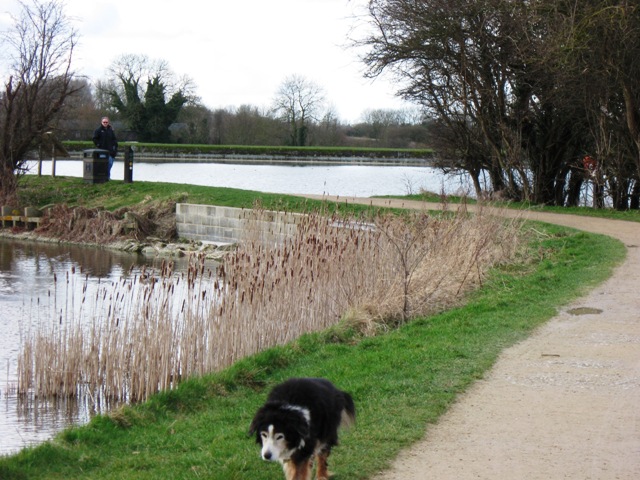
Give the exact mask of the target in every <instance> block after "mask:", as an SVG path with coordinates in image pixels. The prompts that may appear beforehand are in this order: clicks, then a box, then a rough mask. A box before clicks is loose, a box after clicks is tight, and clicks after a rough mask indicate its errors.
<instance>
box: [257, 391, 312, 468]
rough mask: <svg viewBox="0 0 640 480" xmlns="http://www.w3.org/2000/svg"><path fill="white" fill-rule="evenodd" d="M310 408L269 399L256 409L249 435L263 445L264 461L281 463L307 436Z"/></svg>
mask: <svg viewBox="0 0 640 480" xmlns="http://www.w3.org/2000/svg"><path fill="white" fill-rule="evenodd" d="M310 422H311V417H310V415H309V410H307V409H306V408H303V407H299V406H297V405H289V404H287V403H282V402H268V403H266V404H265V405H264V406H263V407H262V408H260V410H258V411H257V412H256V415H255V417H254V418H253V421H252V422H251V426H250V427H249V435H253V434H255V435H256V442H257V443H259V444H260V445H262V450H261V456H262V458H263V460H268V461H272V462H277V461H279V462H284V461H286V460H289V459H290V458H291V455H293V453H294V452H295V451H296V450H299V449H302V448H304V446H305V445H306V441H307V439H308V438H309V431H310V430H309V427H310Z"/></svg>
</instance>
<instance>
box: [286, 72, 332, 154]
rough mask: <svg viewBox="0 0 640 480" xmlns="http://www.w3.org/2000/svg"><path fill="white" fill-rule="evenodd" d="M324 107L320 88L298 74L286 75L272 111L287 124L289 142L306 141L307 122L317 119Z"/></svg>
mask: <svg viewBox="0 0 640 480" xmlns="http://www.w3.org/2000/svg"><path fill="white" fill-rule="evenodd" d="M323 107H324V93H323V91H322V88H320V87H319V86H318V85H316V84H315V83H313V82H312V81H310V80H308V79H306V78H304V77H302V76H300V75H292V76H290V77H287V78H286V79H285V80H284V82H283V83H282V84H281V85H280V88H279V89H278V92H277V94H276V98H275V101H274V112H275V114H276V115H277V116H279V117H280V118H281V119H282V120H283V121H285V122H287V123H288V124H289V136H290V144H291V145H295V146H304V145H306V143H307V134H308V128H309V123H310V122H313V121H317V120H318V117H319V116H320V114H321V111H322V109H323Z"/></svg>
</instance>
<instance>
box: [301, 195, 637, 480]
mask: <svg viewBox="0 0 640 480" xmlns="http://www.w3.org/2000/svg"><path fill="white" fill-rule="evenodd" d="M313 198H321V197H318V196H316V197H313ZM324 198H327V197H324ZM328 199H330V200H334V201H336V200H337V201H347V202H352V203H366V204H373V205H377V206H396V207H404V208H416V209H420V208H439V206H438V205H435V204H429V205H427V204H424V203H421V202H410V201H396V200H387V199H355V198H345V197H342V198H337V197H330V198H328ZM503 213H504V214H506V215H516V214H518V213H517V212H515V211H514V212H509V211H505V212H503ZM520 214H521V213H520ZM525 217H526V218H531V219H535V220H541V221H545V222H548V223H556V224H559V225H565V226H570V227H575V228H579V229H582V230H585V231H589V232H595V233H603V234H607V235H610V236H612V237H615V238H618V239H620V240H621V241H622V242H623V243H624V244H625V245H626V246H627V250H628V255H627V258H626V260H625V262H624V264H622V265H621V266H620V267H618V268H617V269H616V271H615V273H614V275H613V276H612V277H611V278H610V279H609V280H607V281H606V282H605V283H603V284H601V285H600V286H598V287H597V288H595V289H594V290H593V291H591V292H590V293H589V294H588V295H586V296H584V297H583V298H580V299H579V300H577V301H576V302H574V303H573V304H572V305H568V306H567V307H565V308H563V309H562V311H560V312H559V313H558V315H557V316H555V317H554V318H553V319H551V320H550V321H549V322H547V323H546V324H545V325H544V326H542V327H541V328H539V329H538V330H537V331H536V332H535V333H534V334H533V335H532V336H531V337H530V338H528V339H527V340H525V341H523V342H521V343H519V344H517V345H515V346H513V347H511V348H509V349H507V350H505V351H504V352H503V354H502V355H501V356H500V358H499V359H498V361H497V363H496V364H495V366H494V367H493V369H492V370H491V371H490V372H489V373H488V374H487V375H486V377H485V378H484V379H482V380H480V381H478V382H476V384H475V385H474V386H473V387H471V388H470V389H469V390H468V392H466V393H465V394H463V395H461V396H460V398H459V399H458V401H457V402H456V403H455V404H454V405H453V406H452V408H451V409H450V410H449V411H448V412H447V413H446V414H445V415H444V416H443V417H442V418H441V419H440V421H439V422H438V423H437V424H436V425H433V426H430V427H429V428H428V429H426V431H425V437H424V439H423V440H421V441H420V442H419V443H417V444H415V445H414V446H413V447H411V448H409V449H408V450H406V451H403V452H402V453H401V454H400V455H399V456H398V457H397V459H396V460H395V461H394V463H393V465H392V467H391V468H390V469H389V470H388V471H385V472H382V473H381V474H380V475H379V476H377V477H375V480H391V479H393V480H408V479H421V480H422V479H437V480H448V479H455V480H466V479H491V480H501V479H505V480H506V479H509V480H519V479H523V480H536V479H544V480H550V479H575V480H587V479H594V480H595V479H597V480H608V479H612V480H613V479H624V480H626V479H628V480H635V479H640V294H639V292H638V290H639V288H640V248H638V246H639V244H640V223H633V222H624V221H616V220H604V219H596V218H588V217H579V216H575V215H559V214H543V213H534V212H528V213H526V214H525Z"/></svg>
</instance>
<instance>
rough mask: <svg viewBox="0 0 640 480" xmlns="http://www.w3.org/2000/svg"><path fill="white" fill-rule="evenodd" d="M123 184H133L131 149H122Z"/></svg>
mask: <svg viewBox="0 0 640 480" xmlns="http://www.w3.org/2000/svg"><path fill="white" fill-rule="evenodd" d="M124 183H133V148H131V146H127V147H125V149H124Z"/></svg>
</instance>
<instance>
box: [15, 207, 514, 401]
mask: <svg viewBox="0 0 640 480" xmlns="http://www.w3.org/2000/svg"><path fill="white" fill-rule="evenodd" d="M263 214H264V213H263V212H261V211H259V210H255V211H254V220H255V221H252V222H250V225H248V227H247V229H246V232H247V238H246V239H245V240H244V241H242V242H241V243H240V244H239V246H238V248H237V249H236V250H235V251H234V252H232V253H230V254H229V257H228V258H227V259H226V261H225V262H224V263H223V264H221V265H220V266H219V267H218V269H217V271H216V272H212V271H210V270H208V269H207V268H206V267H205V264H204V262H203V260H202V259H201V258H197V257H193V258H192V261H191V262H190V267H189V269H188V271H187V272H185V273H182V274H179V275H178V274H176V273H175V272H173V271H172V268H171V265H165V266H164V267H163V269H162V270H161V271H160V272H158V274H157V275H156V274H148V273H146V274H142V275H138V276H135V277H133V278H129V279H123V280H121V281H120V282H118V283H112V284H108V285H106V284H105V285H102V286H101V288H99V289H97V290H96V292H95V293H93V294H89V293H87V291H86V290H85V296H84V297H83V298H82V299H81V307H80V308H79V309H78V308H74V309H71V312H69V311H67V310H65V312H64V315H63V314H62V313H60V314H58V310H56V315H54V317H55V318H54V319H53V320H52V321H51V322H50V323H49V322H44V323H43V322H41V323H40V324H39V325H38V326H36V327H33V328H32V329H31V330H30V331H29V332H26V335H25V340H24V341H23V344H22V346H21V353H20V358H19V361H18V393H19V394H24V395H26V394H28V393H32V394H34V395H35V396H37V397H61V396H62V397H70V396H78V395H82V394H88V395H90V396H91V397H93V398H94V399H96V401H97V400H98V399H103V400H105V399H106V400H113V401H139V400H144V399H146V398H148V396H149V395H151V394H153V393H155V392H157V391H159V390H164V389H169V388H172V387H173V386H175V385H176V382H177V381H178V380H179V379H181V378H186V377H188V376H192V375H200V374H204V373H207V372H210V371H215V370H219V369H221V368H223V367H226V366H228V365H230V364H231V363H233V362H234V361H236V360H238V359H240V358H243V357H245V356H247V355H251V354H254V353H256V352H258V351H261V350H264V349H266V348H269V347H271V346H274V345H281V344H284V343H287V342H289V341H291V340H294V339H295V338H297V337H299V336H300V335H301V334H303V333H307V332H313V331H319V330H323V329H326V328H328V327H330V326H332V325H335V324H337V323H338V322H339V321H340V320H341V319H342V318H343V319H345V321H350V322H355V324H357V326H358V328H360V329H361V330H362V331H363V332H364V333H375V332H378V331H380V329H381V328H382V329H384V328H388V327H390V326H393V325H394V324H398V323H402V322H404V321H406V320H407V319H408V318H410V317H413V316H417V315H425V314H429V313H433V312H435V311H438V310H441V309H444V308H447V307H450V306H452V305H454V304H455V303H456V302H458V301H459V300H460V299H461V298H462V295H463V294H464V293H465V292H467V291H468V290H469V289H471V288H473V287H474V286H475V285H477V284H478V283H479V282H481V281H482V277H483V275H484V274H485V272H486V271H487V270H488V269H489V268H490V267H492V266H494V265H496V264H497V263H499V262H508V261H511V260H512V259H513V257H514V255H515V254H516V251H517V245H518V243H519V242H518V237H519V228H518V222H517V221H511V222H510V223H505V221H504V220H503V219H498V218H494V217H490V216H488V215H486V214H484V213H483V212H480V213H478V214H476V215H473V216H468V215H466V212H464V211H462V212H458V213H457V214H452V215H450V216H444V217H440V216H439V217H434V216H430V215H428V214H426V213H418V214H411V215H407V216H405V217H398V216H391V215H389V216H382V217H379V218H377V219H376V221H375V225H371V224H367V223H364V222H361V221H357V220H350V221H344V220H341V219H337V218H331V217H326V216H323V215H320V214H312V215H308V216H305V217H302V219H301V220H300V222H299V224H298V225H297V231H296V233H295V235H293V236H292V237H289V238H288V239H287V240H285V241H284V242H280V243H277V242H275V241H274V240H273V239H274V238H275V237H276V236H277V235H276V234H277V233H278V232H272V231H265V230H262V229H261V227H259V226H260V225H263V223H262V222H261V221H260V218H261V217H262V216H263ZM283 228H284V226H283ZM67 281H68V280H67ZM89 295H93V296H92V297H90V298H89Z"/></svg>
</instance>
